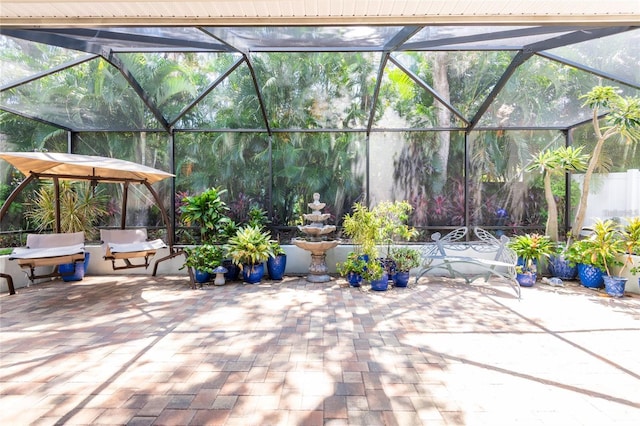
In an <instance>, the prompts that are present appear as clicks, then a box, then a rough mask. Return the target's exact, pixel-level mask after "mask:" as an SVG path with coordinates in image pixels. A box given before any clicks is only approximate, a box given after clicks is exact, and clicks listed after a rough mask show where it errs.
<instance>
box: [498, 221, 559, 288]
mask: <svg viewBox="0 0 640 426" xmlns="http://www.w3.org/2000/svg"><path fill="white" fill-rule="evenodd" d="M509 247H510V248H511V249H512V250H513V251H514V252H515V253H516V254H517V255H518V263H517V266H516V272H517V274H516V280H517V281H518V283H519V284H520V286H522V287H531V286H533V285H534V284H535V282H536V279H537V272H538V262H539V261H540V259H542V258H543V257H549V256H550V255H551V254H552V253H553V251H554V247H553V242H552V241H551V239H550V238H549V237H548V236H547V235H541V234H537V233H532V234H524V235H517V236H515V237H513V238H512V239H511V241H509Z"/></svg>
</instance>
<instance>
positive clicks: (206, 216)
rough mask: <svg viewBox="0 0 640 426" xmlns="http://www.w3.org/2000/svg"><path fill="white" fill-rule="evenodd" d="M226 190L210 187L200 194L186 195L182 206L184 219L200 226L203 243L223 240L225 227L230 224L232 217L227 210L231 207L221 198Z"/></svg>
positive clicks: (189, 223) (188, 222)
mask: <svg viewBox="0 0 640 426" xmlns="http://www.w3.org/2000/svg"><path fill="white" fill-rule="evenodd" d="M225 192H227V190H226V189H218V188H209V189H207V190H206V191H204V192H202V193H201V194H199V195H194V196H189V197H185V198H184V203H185V204H184V205H183V206H181V207H180V212H181V213H182V216H181V218H182V221H183V222H185V223H186V224H187V225H193V224H195V225H198V226H199V227H200V239H201V242H203V243H213V242H221V241H220V240H221V239H222V238H221V237H222V236H223V235H224V229H225V228H226V227H227V226H228V222H229V220H230V219H229V218H228V217H227V216H226V212H227V211H228V210H229V208H228V207H227V204H226V203H225V202H224V201H222V199H221V198H220V196H221V195H222V194H224V193H225Z"/></svg>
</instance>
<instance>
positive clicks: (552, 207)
mask: <svg viewBox="0 0 640 426" xmlns="http://www.w3.org/2000/svg"><path fill="white" fill-rule="evenodd" d="M544 197H545V199H546V200H547V206H548V207H549V212H548V214H549V216H548V217H547V229H546V231H545V233H546V234H547V235H548V236H549V239H550V240H551V241H554V242H557V241H558V205H557V204H556V199H555V198H554V197H553V191H552V190H551V174H549V172H545V173H544Z"/></svg>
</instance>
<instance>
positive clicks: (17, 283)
mask: <svg viewBox="0 0 640 426" xmlns="http://www.w3.org/2000/svg"><path fill="white" fill-rule="evenodd" d="M282 248H283V249H284V251H285V253H287V267H286V271H285V274H289V275H305V274H307V273H308V272H309V265H310V264H311V254H310V253H309V252H308V251H305V250H302V249H300V248H299V247H296V246H294V245H283V246H282ZM351 250H353V246H351V245H339V246H337V247H335V248H333V249H331V250H329V251H328V252H327V258H326V262H327V267H328V269H329V273H330V274H335V273H337V271H336V263H337V262H342V261H344V259H346V257H347V253H348V252H350V251H351ZM86 251H87V252H88V253H90V259H89V267H88V269H87V272H86V273H87V275H134V274H136V275H145V274H146V275H151V273H152V272H153V267H154V265H155V262H156V261H157V260H158V259H162V258H164V257H165V256H168V255H169V249H161V250H158V252H157V253H156V255H155V257H153V258H152V259H151V264H150V266H149V267H148V268H147V269H145V268H133V269H121V270H117V271H114V270H113V268H112V267H111V261H106V260H104V259H103V257H102V256H103V254H104V253H103V251H102V247H101V246H87V247H86ZM136 261H139V259H138V260H134V262H136ZM118 264H122V263H121V261H118ZM183 264H184V256H183V255H180V256H176V257H174V258H172V259H169V260H166V261H163V262H160V263H159V264H158V270H157V274H158V275H187V270H186V269H180V268H181V267H182V265H183ZM51 269H52V268H51V267H41V268H37V269H36V270H37V273H39V274H42V273H46V272H48V271H51ZM0 272H1V273H5V274H9V275H11V277H12V278H13V285H14V287H15V288H20V287H26V286H27V285H28V284H30V282H29V279H28V278H27V276H26V274H25V273H24V271H23V270H22V269H20V267H19V266H18V264H17V262H14V261H11V260H9V256H0ZM48 280H50V279H48V278H47V279H41V280H36V283H38V282H43V281H48ZM7 291H8V286H7V282H6V280H4V279H0V292H7Z"/></svg>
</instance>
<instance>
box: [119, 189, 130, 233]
mask: <svg viewBox="0 0 640 426" xmlns="http://www.w3.org/2000/svg"><path fill="white" fill-rule="evenodd" d="M128 197H129V182H125V183H124V185H123V188H122V216H121V217H120V229H124V228H125V227H126V225H127V198H128Z"/></svg>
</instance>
